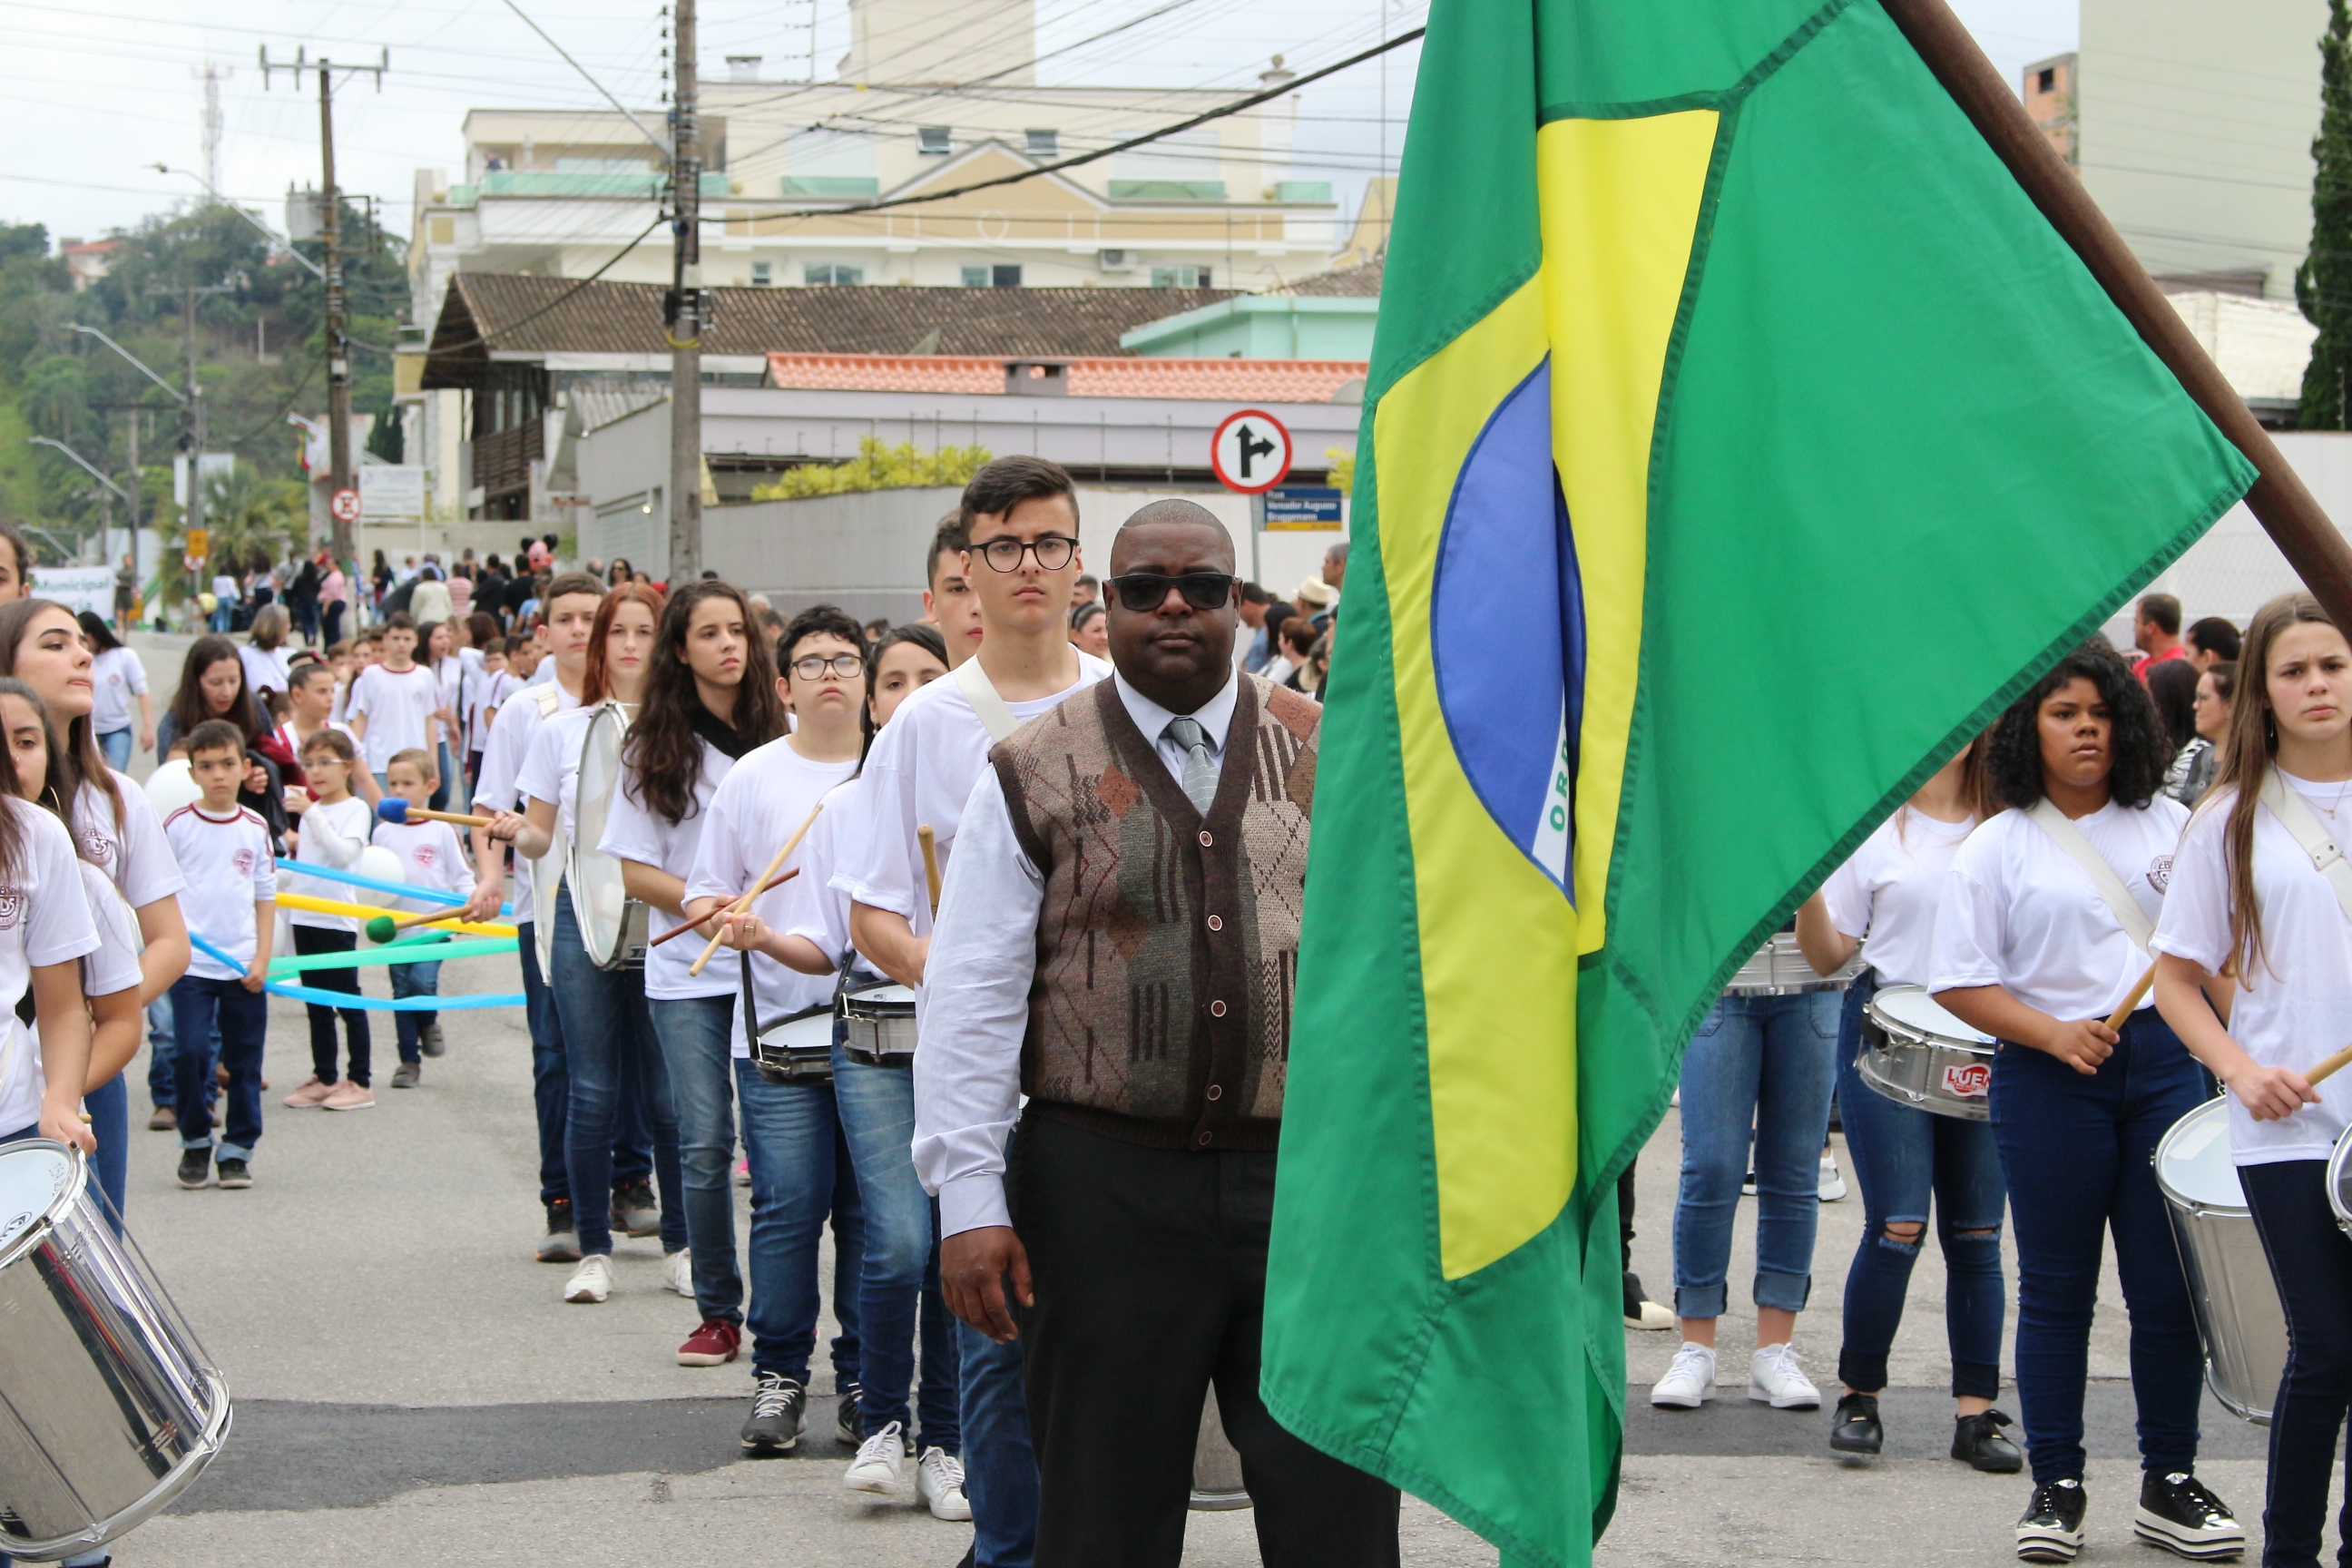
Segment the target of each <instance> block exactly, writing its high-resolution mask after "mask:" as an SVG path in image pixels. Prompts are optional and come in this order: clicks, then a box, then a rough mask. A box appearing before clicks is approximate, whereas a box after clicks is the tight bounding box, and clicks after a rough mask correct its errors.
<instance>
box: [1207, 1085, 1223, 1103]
mask: <svg viewBox="0 0 2352 1568" xmlns="http://www.w3.org/2000/svg"><path fill="white" fill-rule="evenodd" d="M1209 1098H1210V1099H1211V1100H1223V1099H1224V1098H1225V1086H1224V1085H1223V1084H1221V1083H1213V1084H1211V1085H1210V1086H1209Z"/></svg>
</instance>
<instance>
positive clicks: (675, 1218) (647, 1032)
mask: <svg viewBox="0 0 2352 1568" xmlns="http://www.w3.org/2000/svg"><path fill="white" fill-rule="evenodd" d="M552 945H553V947H554V964H553V967H554V974H553V975H552V977H551V978H552V979H553V982H554V986H553V989H554V992H555V1008H556V1011H557V1012H558V1013H559V1014H561V1015H562V1018H563V1055H564V1065H565V1068H567V1070H568V1073H569V1076H570V1078H571V1080H572V1093H571V1096H570V1098H569V1099H568V1100H567V1101H566V1102H565V1105H564V1110H563V1121H564V1129H563V1163H564V1164H565V1165H566V1166H567V1167H569V1169H570V1170H571V1173H572V1192H573V1193H574V1194H578V1195H579V1196H581V1197H582V1198H583V1200H584V1201H580V1202H575V1203H574V1204H573V1205H572V1221H573V1223H574V1224H576V1225H577V1226H579V1230H580V1250H581V1251H582V1252H583V1253H599V1252H603V1253H609V1252H611V1251H612V1250H613V1211H612V1205H611V1200H610V1198H609V1197H608V1196H607V1194H609V1193H610V1192H611V1191H612V1187H613V1175H614V1171H613V1137H614V1130H615V1128H616V1127H617V1125H618V1124H619V1119H620V1118H619V1112H620V1108H621V1107H622V1106H623V1105H624V1104H625V1103H626V1102H627V1101H628V1100H631V1099H635V1100H637V1101H638V1103H639V1104H640V1105H641V1106H642V1107H643V1110H644V1112H645V1115H646V1120H647V1121H649V1122H650V1123H651V1125H652V1128H653V1136H654V1170H655V1172H656V1178H657V1180H658V1182H659V1184H660V1187H661V1196H662V1200H663V1201H662V1221H661V1240H662V1250H663V1251H664V1252H676V1251H677V1249H678V1248H679V1247H684V1246H685V1245H686V1205H685V1204H684V1203H683V1202H682V1201H681V1194H680V1192H679V1180H678V1167H677V1113H676V1111H674V1110H672V1109H671V1105H670V1095H669V1074H668V1073H667V1071H665V1070H664V1069H663V1068H662V1059H661V1047H659V1046H658V1045H656V1043H655V1041H654V1021H653V1016H652V1015H651V1014H650V1013H648V1012H647V1011H646V972H645V971H644V970H642V969H599V968H597V967H596V965H595V964H594V963H591V962H590V961H589V958H588V952H587V950H586V949H585V948H583V947H582V946H581V945H580V924H579V921H577V920H576V919H574V918H573V916H572V890H571V889H570V888H569V887H564V888H560V889H557V892H556V896H555V941H554V943H553V944H552Z"/></svg>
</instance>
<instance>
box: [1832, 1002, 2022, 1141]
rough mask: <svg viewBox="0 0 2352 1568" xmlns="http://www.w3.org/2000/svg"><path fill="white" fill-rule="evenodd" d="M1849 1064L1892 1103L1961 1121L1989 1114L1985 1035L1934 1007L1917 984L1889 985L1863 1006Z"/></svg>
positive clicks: (1990, 1047) (1991, 1046)
mask: <svg viewBox="0 0 2352 1568" xmlns="http://www.w3.org/2000/svg"><path fill="white" fill-rule="evenodd" d="M1862 1047H1863V1048H1862V1051H1861V1054H1860V1055H1858V1056H1856V1057H1855V1058H1854V1061H1853V1069H1854V1071H1855V1072H1856V1073H1857V1074H1859V1075H1860V1077H1861V1079H1862V1081H1863V1082H1864V1083H1866V1084H1868V1085H1869V1086H1870V1087H1871V1088H1873V1089H1876V1090H1877V1091H1878V1092H1879V1093H1881V1094H1883V1095H1885V1097H1886V1098H1887V1099H1889V1100H1893V1101H1895V1104H1897V1105H1908V1106H1913V1107H1916V1109H1918V1110H1932V1111H1934V1112H1935V1113H1936V1114H1937V1115H1938V1116H1952V1117H1958V1119H1959V1120H1961V1121H1990V1120H1991V1117H1992V1110H1991V1098H1990V1097H1991V1094H1992V1057H1993V1052H1994V1051H1995V1050H1996V1049H1997V1048H1998V1047H1997V1045H1996V1043H1995V1042H1994V1040H1993V1037H1991V1036H1990V1035H1983V1034H1979V1033H1978V1032H1977V1031H1976V1030H1974V1029H1971V1028H1969V1026H1967V1025H1966V1024H1963V1023H1961V1022H1960V1021H1959V1020H1958V1018H1955V1017H1953V1016H1951V1014H1949V1013H1948V1012H1946V1011H1945V1010H1944V1009H1943V1008H1942V1007H1940V1006H1938V1005H1937V1003H1936V999H1935V998H1934V997H1932V996H1930V995H1928V994H1927V988H1926V987H1925V986H1920V985H1888V986H1884V987H1882V988H1881V989H1880V990H1879V992H1878V994H1875V995H1874V996H1873V997H1871V999H1870V1000H1869V1001H1868V1002H1866V1003H1864V1004H1863V1009H1862Z"/></svg>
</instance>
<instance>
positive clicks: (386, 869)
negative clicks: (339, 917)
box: [352, 844, 408, 907]
mask: <svg viewBox="0 0 2352 1568" xmlns="http://www.w3.org/2000/svg"><path fill="white" fill-rule="evenodd" d="M352 873H353V874H354V875H357V876H362V877H373V878H374V879H376V880H377V881H379V882H405V881H406V880H408V879H407V877H406V876H404V875H403V874H402V867H401V864H400V857H399V856H397V855H395V854H394V853H393V852H392V851H391V850H389V849H386V848H385V847H383V845H381V844H371V845H369V846H368V847H366V848H364V849H362V850H361V851H360V863H359V864H358V865H356V866H354V867H352ZM366 892H367V889H364V888H355V889H352V902H354V903H362V904H369V903H374V902H376V901H377V900H373V899H371V898H368V897H366V896H365V894H366ZM395 907H396V906H395Z"/></svg>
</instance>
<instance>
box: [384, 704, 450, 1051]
mask: <svg viewBox="0 0 2352 1568" xmlns="http://www.w3.org/2000/svg"><path fill="white" fill-rule="evenodd" d="M385 772H386V774H387V776H388V780H389V782H388V784H387V787H388V788H389V789H390V790H391V792H392V793H393V794H394V795H397V796H399V797H400V798H401V799H403V800H404V801H406V802H407V803H408V804H409V805H412V806H417V807H422V806H423V805H425V802H426V801H427V800H429V799H431V798H432V795H433V792H434V791H435V790H436V789H437V788H439V787H440V781H439V780H438V779H436V777H434V774H433V758H432V756H431V754H430V753H428V752H425V751H424V750H422V749H421V748H416V747H411V748H410V749H409V750H407V751H404V752H398V753H397V754H395V755H394V757H393V759H392V765H391V766H390V767H389V768H387V769H386V770H385ZM375 842H376V843H378V844H380V845H382V846H383V847H384V848H386V849H389V850H391V851H392V852H393V853H394V855H397V856H399V857H400V873H401V880H402V881H404V882H406V883H407V884H408V885H409V886H410V887H412V888H439V889H443V890H444V891H446V892H452V893H457V894H460V895H462V896H464V897H466V898H468V899H470V898H472V897H473V896H474V869H473V868H472V867H471V866H470V865H468V864H467V860H466V851H465V849H464V847H462V846H460V845H459V844H458V842H457V833H456V832H455V831H454V830H453V829H451V827H450V826H449V825H448V824H447V823H446V822H428V821H424V820H415V819H413V820H411V821H408V822H379V823H377V824H376V825H375ZM399 902H400V904H401V907H402V908H404V909H408V910H447V911H448V912H449V913H450V914H452V915H455V914H456V913H457V906H456V905H454V904H443V903H440V902H438V901H428V900H423V899H403V900H399ZM387 968H388V969H389V970H390V972H391V974H392V994H393V996H394V999H395V1000H397V999H398V998H401V997H404V996H438V995H439V994H441V963H440V961H439V960H438V959H436V960H433V961H432V962H430V963H394V964H390V965H387ZM392 1020H393V1028H394V1032H395V1033H396V1035H397V1037H398V1038H399V1042H400V1065H399V1066H398V1067H397V1068H394V1069H393V1073H392V1087H393V1088H394V1089H415V1087H416V1081H417V1079H419V1078H421V1077H422V1076H423V1075H424V1060H423V1058H425V1057H437V1056H439V1055H440V1054H441V1053H442V1051H443V1050H444V1049H446V1047H445V1046H444V1045H443V1044H442V1040H441V1019H440V1016H439V1015H437V1014H435V1013H428V1012H412V1011H409V1010H407V1009H405V1008H401V1009H395V1010H394V1013H393V1015H392Z"/></svg>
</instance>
